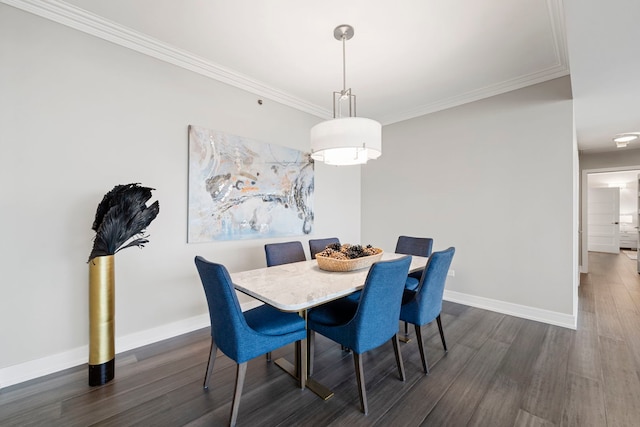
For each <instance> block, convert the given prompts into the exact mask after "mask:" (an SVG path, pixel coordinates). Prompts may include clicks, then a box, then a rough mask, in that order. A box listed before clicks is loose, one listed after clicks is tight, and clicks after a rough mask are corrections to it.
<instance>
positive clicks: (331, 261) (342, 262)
mask: <svg viewBox="0 0 640 427" xmlns="http://www.w3.org/2000/svg"><path fill="white" fill-rule="evenodd" d="M380 258H382V252H380V253H379V254H375V255H369V256H365V257H362V258H354V259H335V258H329V257H326V256H321V255H316V260H318V267H320V269H321V270H326V271H352V270H360V269H361V268H368V267H370V266H371V264H373V263H374V262H376V261H380Z"/></svg>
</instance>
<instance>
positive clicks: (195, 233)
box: [187, 125, 314, 243]
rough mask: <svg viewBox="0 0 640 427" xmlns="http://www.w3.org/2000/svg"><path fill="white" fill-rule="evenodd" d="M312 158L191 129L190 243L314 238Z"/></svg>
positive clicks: (244, 140) (305, 154) (238, 138)
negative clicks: (275, 238) (300, 237)
mask: <svg viewBox="0 0 640 427" xmlns="http://www.w3.org/2000/svg"><path fill="white" fill-rule="evenodd" d="M313 188H314V187H313V160H312V159H311V156H310V154H309V153H304V152H302V151H298V150H294V149H291V148H286V147H281V146H279V145H274V144H267V143H263V142H259V141H255V140H251V139H248V138H244V137H241V136H236V135H230V134H227V133H224V132H219V131H215V130H210V129H206V128H203V127H198V126H193V125H190V126H189V218H188V222H189V224H188V238H187V241H188V242H189V243H195V242H209V241H212V240H240V239H258V238H270V237H279V236H295V235H303V234H309V233H311V231H312V228H313Z"/></svg>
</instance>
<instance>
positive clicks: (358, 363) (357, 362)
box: [353, 351, 369, 415]
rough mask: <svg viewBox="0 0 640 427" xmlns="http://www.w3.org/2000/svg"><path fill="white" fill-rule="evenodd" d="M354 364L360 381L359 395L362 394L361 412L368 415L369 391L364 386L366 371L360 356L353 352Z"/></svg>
mask: <svg viewBox="0 0 640 427" xmlns="http://www.w3.org/2000/svg"><path fill="white" fill-rule="evenodd" d="M353 363H354V365H355V367H356V380H357V381H358V393H359V394H360V410H361V411H362V412H363V413H364V414H365V415H367V414H368V413H369V407H368V405H367V391H366V390H365V385H364V371H363V369H362V357H361V355H360V354H358V353H356V352H355V351H354V352H353Z"/></svg>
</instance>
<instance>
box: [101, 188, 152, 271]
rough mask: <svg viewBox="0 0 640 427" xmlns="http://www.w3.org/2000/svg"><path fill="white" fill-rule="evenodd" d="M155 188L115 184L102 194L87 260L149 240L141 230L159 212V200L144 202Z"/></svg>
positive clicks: (142, 244)
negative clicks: (91, 247)
mask: <svg viewBox="0 0 640 427" xmlns="http://www.w3.org/2000/svg"><path fill="white" fill-rule="evenodd" d="M153 190H155V188H149V187H141V186H140V184H139V183H137V184H124V185H116V186H115V187H113V190H111V191H109V192H108V193H107V194H105V196H104V197H103V198H102V201H101V202H100V204H99V205H98V209H97V210H96V218H95V219H94V221H93V226H92V227H91V229H92V230H93V231H95V232H96V237H95V238H94V240H93V249H92V251H91V254H90V255H89V261H91V260H92V259H94V258H95V257H99V256H105V255H113V254H115V253H116V252H118V251H121V250H122V249H125V248H128V247H131V246H138V247H140V248H142V247H144V245H145V243H149V241H148V240H147V237H149V236H145V235H144V232H145V229H146V228H147V227H148V226H149V224H151V221H153V220H154V219H155V217H156V216H158V212H160V205H159V204H158V201H155V202H153V203H152V204H151V205H149V206H147V201H149V199H151V191H153Z"/></svg>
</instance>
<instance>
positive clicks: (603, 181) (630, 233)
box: [580, 166, 640, 273]
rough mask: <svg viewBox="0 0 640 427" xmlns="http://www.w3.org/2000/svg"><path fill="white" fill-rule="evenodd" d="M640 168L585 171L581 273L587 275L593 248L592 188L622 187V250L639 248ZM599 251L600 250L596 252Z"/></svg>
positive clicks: (620, 228)
mask: <svg viewBox="0 0 640 427" xmlns="http://www.w3.org/2000/svg"><path fill="white" fill-rule="evenodd" d="M639 174H640V166H627V167H617V168H602V169H590V170H583V171H582V191H581V196H582V203H581V221H580V223H581V225H582V227H581V230H580V232H581V239H580V245H581V250H580V255H581V257H580V258H581V270H580V271H581V272H582V273H587V272H588V271H589V266H588V259H589V257H588V252H589V250H590V249H592V248H590V243H589V236H590V234H593V233H591V231H590V228H589V221H588V218H589V215H590V212H589V189H592V188H616V187H617V188H619V189H620V190H619V191H620V212H619V218H618V219H617V221H615V222H619V224H618V225H617V226H616V227H618V226H619V233H620V234H619V236H620V248H622V247H623V246H624V248H628V249H637V248H638V194H639V193H638V175H639ZM596 250H597V249H596Z"/></svg>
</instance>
